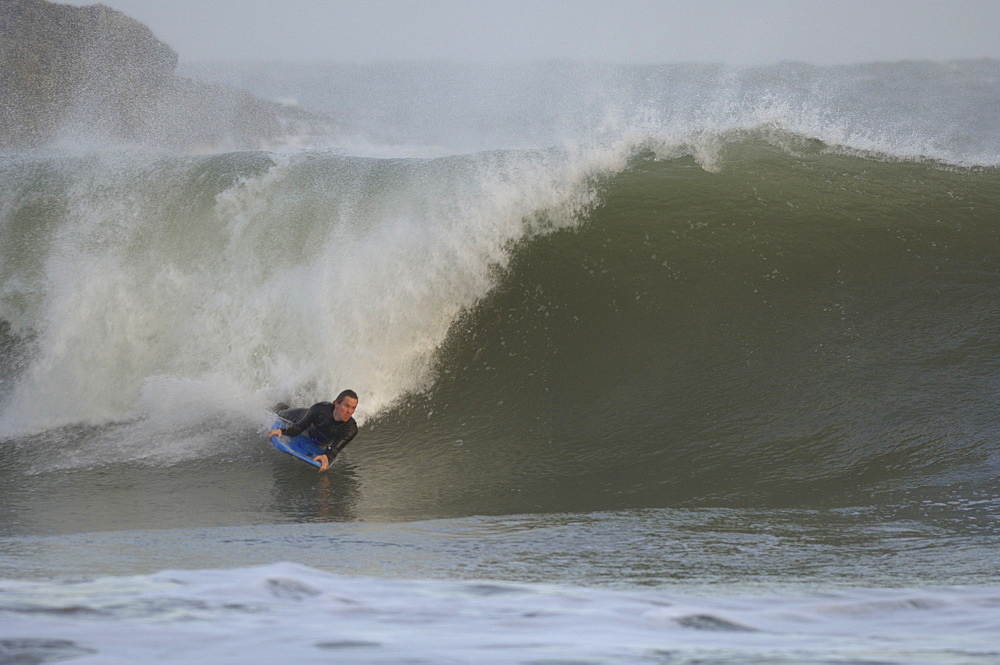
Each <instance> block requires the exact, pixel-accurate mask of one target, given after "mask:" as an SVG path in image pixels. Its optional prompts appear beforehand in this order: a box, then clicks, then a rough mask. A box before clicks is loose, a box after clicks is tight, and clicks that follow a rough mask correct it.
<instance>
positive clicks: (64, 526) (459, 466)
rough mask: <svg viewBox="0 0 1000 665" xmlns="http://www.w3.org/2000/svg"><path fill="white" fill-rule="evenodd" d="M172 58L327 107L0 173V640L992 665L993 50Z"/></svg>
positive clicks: (20, 657) (42, 157) (118, 650)
mask: <svg viewBox="0 0 1000 665" xmlns="http://www.w3.org/2000/svg"><path fill="white" fill-rule="evenodd" d="M181 73H182V74H184V75H185V76H189V77H192V78H197V79H200V80H203V81H207V82H210V83H226V84H230V85H237V86H240V87H243V88H245V89H248V90H250V91H251V92H252V93H254V94H255V95H257V96H259V97H263V98H267V99H275V100H280V101H282V102H283V103H286V104H289V105H299V106H301V107H303V108H305V109H308V110H310V111H315V112H320V113H325V114H327V115H329V116H330V117H331V118H332V119H333V121H334V124H333V125H331V127H329V128H327V129H326V130H324V132H323V133H321V134H309V135H306V134H298V135H296V136H289V137H286V138H285V139H284V140H282V141H279V142H276V143H272V144H269V145H262V146H261V149H260V150H254V151H247V150H239V151H237V150H233V149H231V148H228V147H227V146H226V145H224V144H220V145H212V146H208V145H206V146H199V148H198V149H197V150H193V151H189V152H185V153H178V152H175V151H173V152H172V151H168V150H165V149H158V148H156V147H155V146H149V145H146V146H142V147H139V146H135V145H122V144H120V143H118V142H115V141H111V140H101V137H99V136H80V137H78V139H79V140H77V141H72V140H67V139H63V140H61V141H60V143H59V144H58V145H54V146H51V147H48V148H44V149H38V150H33V151H30V152H5V153H0V663H2V664H4V665H8V664H17V665H32V664H38V663H49V662H72V663H79V664H80V665H91V664H95V665H96V664H101V665H105V664H106V665H118V664H139V663H143V664H145V663H162V664H173V663H177V664H182V665H196V664H201V663H234V664H235V663H240V664H246V663H274V662H296V663H331V662H341V663H372V664H375V663H378V664H390V663H391V664H404V663H405V664H414V665H415V664H418V663H419V664H425V663H426V664H428V665H430V664H434V665H443V664H446V663H474V664H477V665H494V664H508V663H509V664H519V665H541V664H546V665H557V664H558V665H570V664H573V665H585V664H586V665H591V664H593V665H597V664H619V663H620V664H633V663H650V664H657V665H667V664H670V665H675V664H681V663H685V664H693V663H711V664H723V663H726V664H734V665H735V664H741V665H742V664H772V663H788V664H792V663H794V664H799V663H802V664H815V665H820V664H823V665H828V664H832V663H837V664H856V665H861V664H864V665H869V664H875V663H878V664H880V665H882V664H900V665H902V664H928V665H931V664H933V665H940V664H969V665H972V664H975V665H979V664H982V665H986V664H990V665H992V664H995V663H997V662H1000V565H998V564H1000V479H998V475H1000V441H998V432H1000V409H998V408H997V404H998V394H1000V62H996V61H991V60H980V61H962V62H949V63H930V62H902V63H877V64H868V65H857V66H851V67H812V66H808V65H804V64H795V63H785V64H781V65H775V66H770V67H755V68H731V67H723V66H708V65H670V66H667V65H664V66H651V65H649V66H628V65H610V64H604V65H601V64H583V63H560V62H550V63H536V64H523V65H502V66H501V65H496V66H473V65H454V64H445V63H410V64H398V63H397V64H394V63H384V64H379V65H368V66H363V65H344V64H338V63H313V64H308V65H293V64H266V63H265V64H259V65H253V66H235V65H225V64H218V63H216V64H211V63H203V64H189V65H185V66H184V67H183V71H182V72H181ZM190 121H191V122H192V123H197V122H198V119H197V118H191V120H190ZM344 388H352V389H354V390H356V391H357V392H358V393H359V395H360V398H361V399H360V406H359V408H358V411H357V414H356V417H357V418H358V420H359V424H360V425H361V431H360V434H359V436H358V438H357V439H356V440H355V441H354V442H353V443H352V444H351V445H350V447H349V448H348V449H347V450H346V451H345V452H344V453H343V454H342V455H341V456H340V457H339V458H338V459H337V461H336V464H335V465H334V467H333V468H332V469H331V471H330V472H329V473H327V474H323V475H320V474H317V473H316V472H315V469H313V468H312V467H309V466H307V465H304V464H302V463H300V462H297V461H295V460H294V459H292V458H290V457H286V456H283V455H281V454H280V453H278V452H276V451H275V450H273V449H272V448H271V447H270V445H269V444H268V442H267V440H266V437H265V434H266V431H267V429H268V426H269V425H270V423H271V422H272V420H273V415H272V413H271V412H270V407H271V406H272V405H273V404H275V403H276V402H279V401H281V402H286V403H289V404H292V405H299V406H306V405H308V404H311V403H313V402H315V401H319V400H329V399H332V398H333V397H334V396H335V395H336V394H337V393H338V392H339V391H340V390H342V389H344Z"/></svg>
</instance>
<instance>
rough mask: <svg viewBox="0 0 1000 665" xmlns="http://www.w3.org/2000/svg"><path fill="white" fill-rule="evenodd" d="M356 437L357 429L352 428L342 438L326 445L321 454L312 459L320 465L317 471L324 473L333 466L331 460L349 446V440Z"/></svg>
mask: <svg viewBox="0 0 1000 665" xmlns="http://www.w3.org/2000/svg"><path fill="white" fill-rule="evenodd" d="M357 435H358V428H357V427H354V428H353V429H351V430H350V431H349V432H347V433H346V434H344V435H343V436H339V437H337V438H336V439H334V440H333V441H331V442H330V443H329V445H327V447H326V448H324V449H323V453H322V454H320V455H317V456H316V457H314V458H313V459H314V460H316V461H317V462H319V464H320V467H319V470H320V471H326V470H327V469H328V468H329V467H330V465H331V464H333V460H334V459H335V458H336V457H337V455H338V454H339V453H340V451H341V450H343V449H344V448H346V447H347V444H349V443H350V442H351V440H352V439H353V438H354V437H356V436H357Z"/></svg>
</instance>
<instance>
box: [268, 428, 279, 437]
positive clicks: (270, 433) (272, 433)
mask: <svg viewBox="0 0 1000 665" xmlns="http://www.w3.org/2000/svg"><path fill="white" fill-rule="evenodd" d="M272 436H282V434H281V430H280V429H273V430H271V431H270V432H268V433H267V438H269V439H270V438H271V437H272Z"/></svg>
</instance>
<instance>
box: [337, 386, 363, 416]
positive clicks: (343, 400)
mask: <svg viewBox="0 0 1000 665" xmlns="http://www.w3.org/2000/svg"><path fill="white" fill-rule="evenodd" d="M356 408H358V394H357V393H356V392H354V391H353V390H345V391H343V392H342V393H340V394H339V395H337V399H335V400H334V401H333V419H334V420H336V421H337V422H338V423H346V422H347V421H348V420H350V418H351V416H353V415H354V409H356Z"/></svg>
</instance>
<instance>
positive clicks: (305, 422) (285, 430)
mask: <svg viewBox="0 0 1000 665" xmlns="http://www.w3.org/2000/svg"><path fill="white" fill-rule="evenodd" d="M318 406H319V405H318V404H313V405H312V406H311V407H309V410H308V411H306V414H305V415H304V416H302V417H301V418H299V419H298V420H297V421H296V422H294V423H292V424H291V425H289V426H288V427H282V428H281V433H282V434H284V435H285V436H298V435H299V434H302V432H304V431H306V430H307V429H309V426H310V425H312V424H313V422H314V420H315V419H316V413H317V410H318V409H317V407H318Z"/></svg>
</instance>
